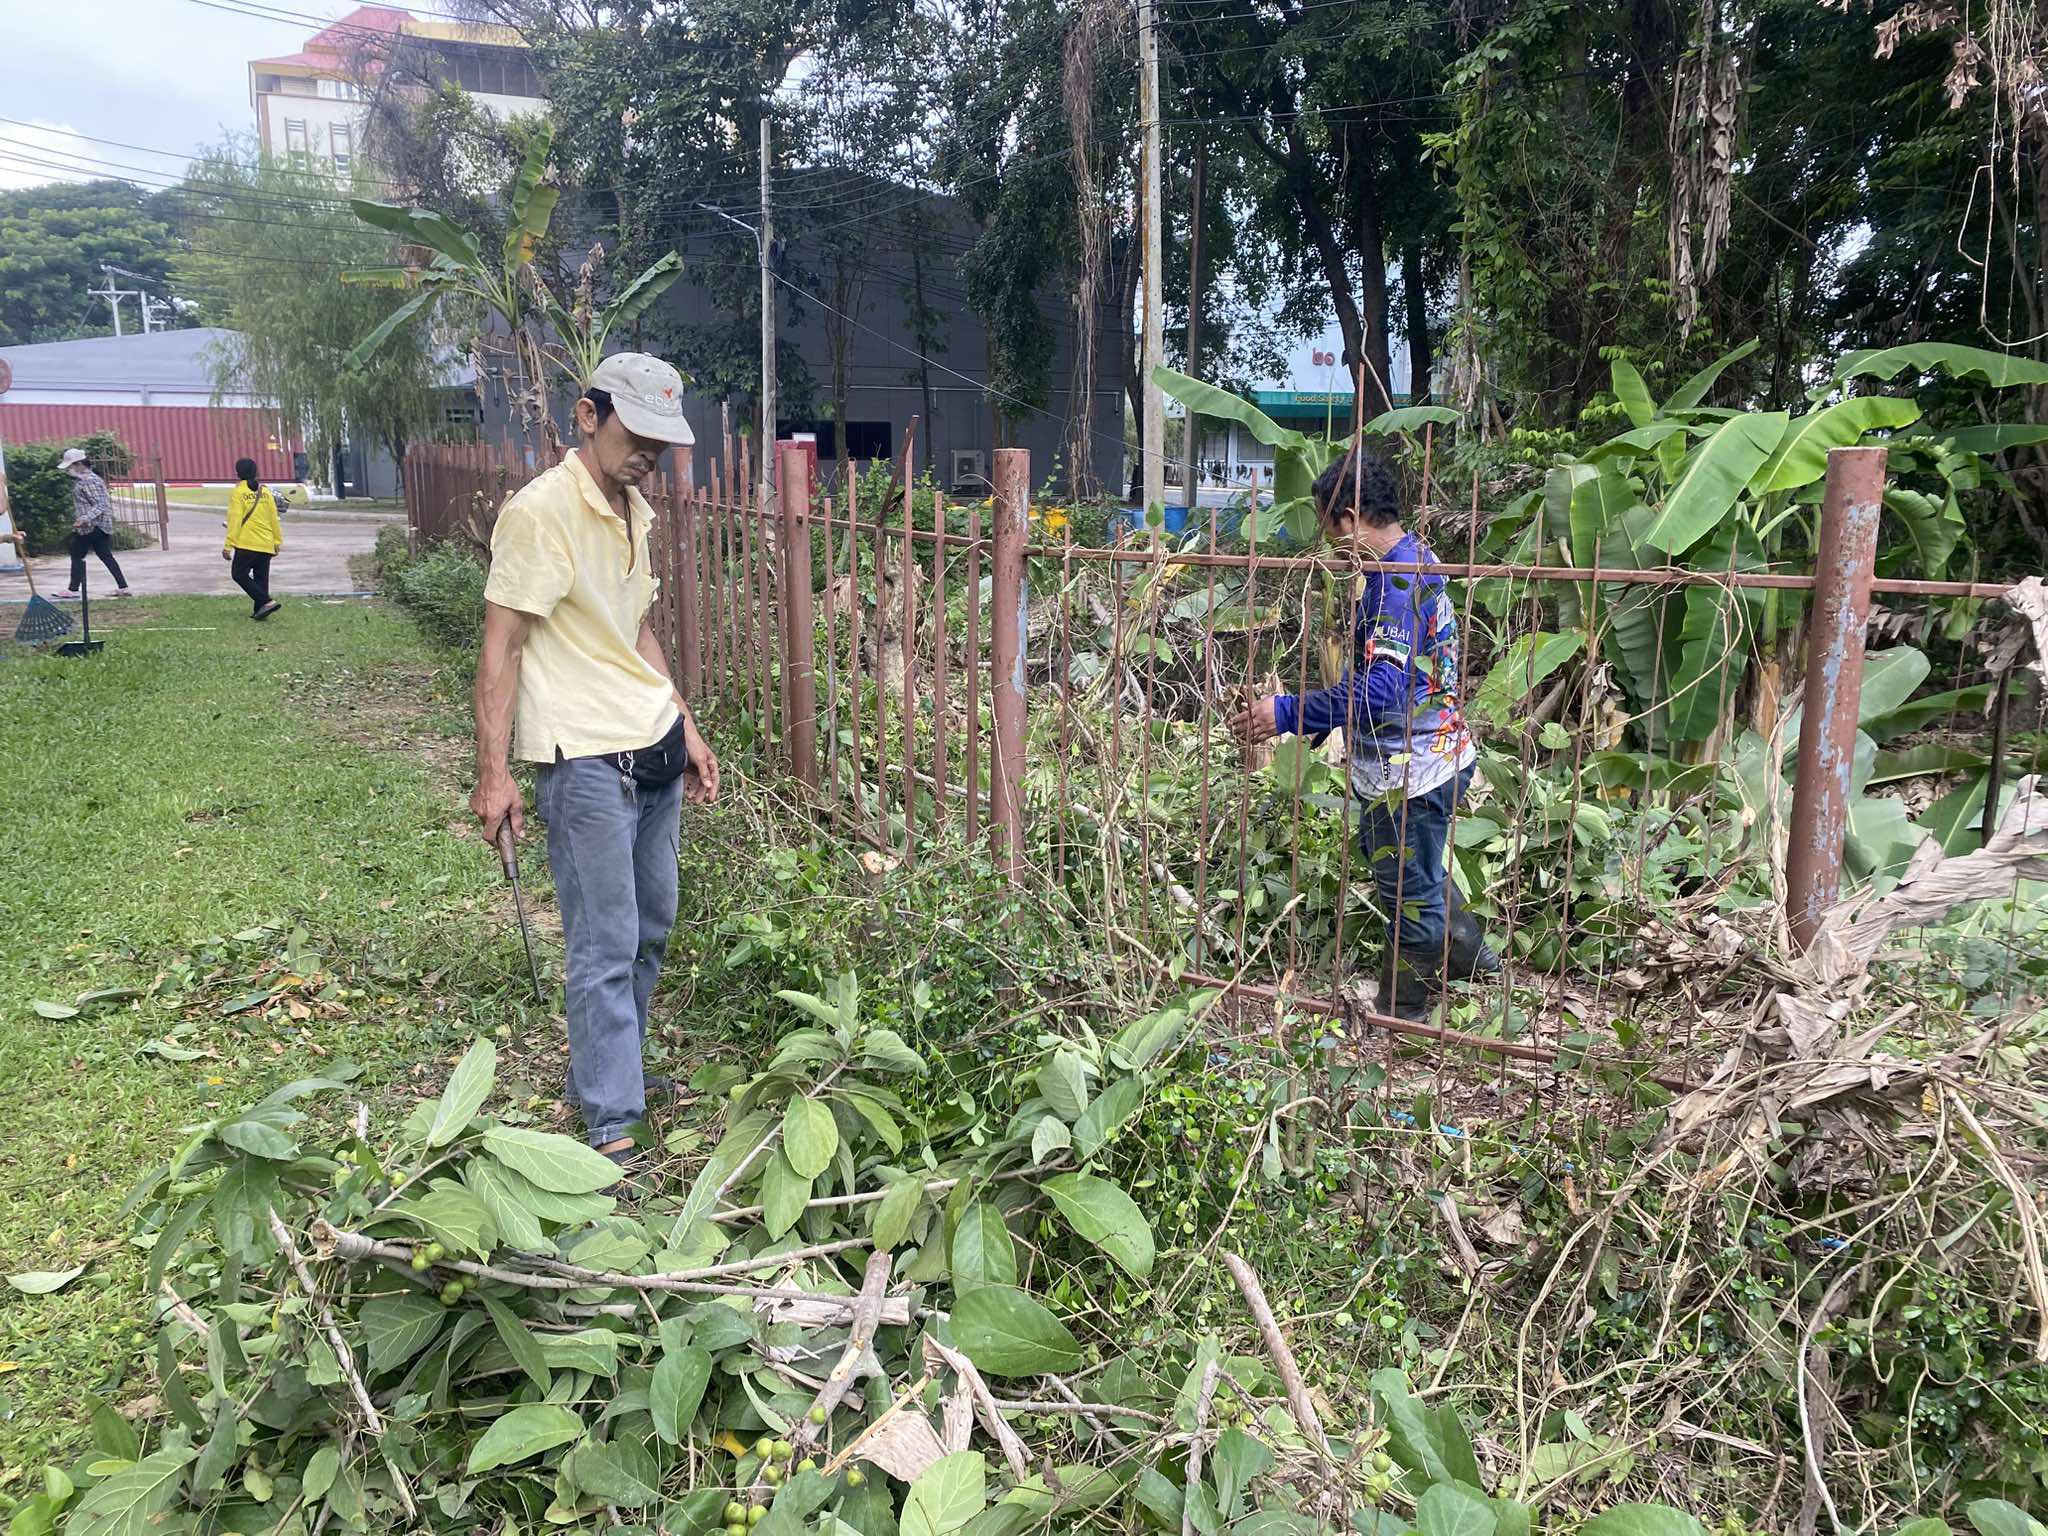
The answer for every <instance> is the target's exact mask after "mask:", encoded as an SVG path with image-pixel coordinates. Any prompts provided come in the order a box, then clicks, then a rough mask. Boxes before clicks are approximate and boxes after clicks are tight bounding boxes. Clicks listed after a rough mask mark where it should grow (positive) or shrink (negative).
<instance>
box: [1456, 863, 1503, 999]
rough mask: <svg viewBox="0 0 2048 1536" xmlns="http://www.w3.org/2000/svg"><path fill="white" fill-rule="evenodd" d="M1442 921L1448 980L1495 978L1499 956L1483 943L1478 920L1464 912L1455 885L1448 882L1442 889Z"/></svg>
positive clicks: (1498, 970) (1491, 947)
mask: <svg viewBox="0 0 2048 1536" xmlns="http://www.w3.org/2000/svg"><path fill="white" fill-rule="evenodd" d="M1444 920H1445V923H1446V924H1447V926H1448V928H1449V939H1448V942H1447V943H1446V945H1445V958H1446V961H1447V963H1448V968H1449V971H1450V975H1451V979H1452V980H1454V981H1476V980H1478V979H1480V978H1482V977H1487V976H1498V975H1499V974H1500V956H1499V955H1497V954H1495V953H1494V952H1493V946H1492V945H1490V944H1488V943H1487V942H1486V932H1485V930H1484V929H1482V928H1481V927H1480V926H1479V919H1478V918H1476V917H1474V916H1473V915H1472V914H1471V913H1470V912H1467V911H1466V910H1465V903H1464V900H1463V898H1462V897H1460V896H1459V894H1458V885H1457V882H1456V881H1451V882H1448V883H1447V884H1446V886H1445V888H1444Z"/></svg>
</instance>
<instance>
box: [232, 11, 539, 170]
mask: <svg viewBox="0 0 2048 1536" xmlns="http://www.w3.org/2000/svg"><path fill="white" fill-rule="evenodd" d="M441 84H454V85H459V86H461V87H462V88H463V89H464V90H465V91H467V92H468V93H469V94H470V95H471V96H472V97H473V98H475V100H476V101H477V103H478V104H479V105H480V106H482V107H483V108H484V109H485V110H486V111H489V112H491V113H493V114H495V115H497V116H499V117H514V116H519V115H522V114H527V113H535V112H542V111H545V110H546V109H547V101H546V99H545V98H544V97H543V96H542V94H541V87H540V77H539V76H538V75H537V74H536V73H535V72H534V68H533V61H532V58H531V56H530V55H529V53H528V51H527V47H526V44H525V42H524V41H523V40H522V39H521V38H520V36H519V34H518V33H517V32H515V31H513V30H512V28H510V27H499V26H487V25H480V24H471V23H468V22H458V21H423V20H421V19H420V18H418V17H416V16H414V15H412V14H411V13H410V12H409V11H403V10H398V9H394V8H393V7H391V6H384V5H363V6H358V7H356V9H355V10H353V11H351V12H349V14H348V15H346V16H344V17H343V18H342V19H341V20H339V21H337V22H334V23H332V24H331V25H329V26H326V27H323V28H321V29H320V30H319V31H318V32H316V33H314V34H313V35H312V36H311V37H310V38H308V39H307V40H306V45H305V46H304V47H303V48H301V49H300V50H299V51H298V52H297V53H290V54H285V55H283V56H281V57H278V58H270V59H251V60H250V61H249V104H250V106H251V108H253V109H254V111H255V114H256V135H257V139H258V141H259V142H260V143H261V145H262V147H263V152H264V153H265V154H267V155H274V156H279V157H285V156H290V157H301V158H303V159H304V160H305V161H306V162H308V163H311V164H315V165H327V166H331V167H332V168H333V170H334V171H335V172H336V173H337V174H338V175H347V174H348V173H349V171H350V170H351V169H352V167H353V166H354V165H355V163H356V160H357V158H358V157H360V156H361V155H363V154H365V153H366V152H367V151H366V146H365V144H364V135H365V131H366V128H367V126H368V123H369V118H370V108H371V106H372V104H373V103H374V101H375V100H376V99H377V98H378V97H379V96H380V95H383V94H385V93H388V92H392V91H409V90H427V89H432V88H433V87H435V86H438V85H441Z"/></svg>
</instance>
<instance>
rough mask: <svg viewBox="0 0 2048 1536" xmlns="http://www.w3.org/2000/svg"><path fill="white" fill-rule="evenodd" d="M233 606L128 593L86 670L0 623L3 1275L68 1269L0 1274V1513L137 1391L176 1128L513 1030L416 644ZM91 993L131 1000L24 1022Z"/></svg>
mask: <svg viewBox="0 0 2048 1536" xmlns="http://www.w3.org/2000/svg"><path fill="white" fill-rule="evenodd" d="M236 611H237V610H236V609H235V606H234V600H231V599H226V598H218V599H214V598H189V599H176V600H162V601H147V600H145V601H138V602H136V603H134V604H133V605H132V606H130V607H129V608H127V609H124V610H123V612H122V614H121V615H120V616H119V617H120V620H121V622H120V623H119V624H118V625H114V626H110V627H108V628H107V629H106V630H105V631H104V637H105V639H106V641H107V648H106V651H105V652H104V654H102V655H100V656H98V657H96V658H90V659H79V660H66V659H62V658H59V657H56V656H53V655H45V654H34V653H30V652H28V651H25V650H23V649H21V648H20V647H17V646H14V645H12V644H11V643H9V642H8V641H7V640H5V639H0V1112H4V1117H5V1125H6V1135H5V1137H4V1139H0V1209H4V1210H5V1211H6V1219H5V1221H4V1222H0V1273H5V1274H14V1273H17V1272H20V1271H26V1270H64V1269H69V1268H71V1267H73V1266H76V1265H80V1264H84V1265H86V1266H88V1267H87V1269H86V1271H85V1273H84V1275H83V1276H82V1277H81V1278H80V1279H78V1280H77V1281H75V1282H73V1283H72V1284H70V1285H69V1286H67V1287H65V1288H64V1289H63V1290H61V1291H59V1292H57V1293H56V1294H53V1295H46V1296H29V1295H23V1294H19V1293H18V1292H17V1291H16V1290H15V1289H14V1288H13V1287H0V1503H4V1501H5V1500H6V1498H7V1497H9V1496H11V1495H14V1494H17V1493H19V1492H20V1491H22V1488H23V1479H24V1478H25V1477H26V1476H28V1475H29V1474H30V1473H32V1472H33V1471H34V1469H35V1468H36V1466H37V1465H38V1464H39V1463H40V1461H41V1460H42V1459H44V1457H45V1456H46V1455H48V1454H50V1453H52V1452H53V1451H58V1450H66V1451H75V1450H76V1449H77V1448H78V1446H79V1445H80V1444H81V1443H82V1436H81V1434H80V1431H79V1425H80V1424H81V1422H82V1420H83V1417H84V1409H83V1407H82V1405H83V1404H85V1403H86V1401H87V1399H88V1396H89V1395H90V1394H102V1395H105V1396H106V1397H108V1398H109V1399H111V1400H114V1401H117V1402H128V1401H131V1400H132V1399H134V1398H135V1397H137V1396H138V1395H141V1394H144V1393H146V1392H148V1391H149V1390H151V1382H150V1373H149V1370H148V1366H147V1362H146V1359H145V1355H144V1352H143V1350H142V1348H141V1347H140V1345H139V1343H138V1342H137V1341H138V1340H140V1339H141V1337H142V1335H141V1334H140V1333H138V1332H136V1330H137V1329H138V1328H139V1327H147V1326H148V1322H147V1318H148V1313H147V1311H146V1310H145V1308H144V1305H143V1302H142V1300H141V1297H140V1293H139V1286H140V1283H141V1279H142V1254H141V1252H140V1251H139V1250H138V1248H137V1247H136V1246H135V1245H134V1244H133V1243H131V1241H130V1233H129V1231H128V1227H127V1223H126V1222H125V1221H124V1220H122V1219H120V1218H119V1215H118V1212H119V1208H120V1205H121V1202H122V1200H123V1198H124V1197H125V1196H126V1194H127V1192H128V1190H129V1188H130V1187H131V1186H132V1185H133V1184H134V1182H135V1181H136V1179H137V1177H138V1176H139V1175H141V1174H142V1173H143V1172H144V1171H145V1170H146V1169H148V1168H150V1167H152V1166H154V1165H157V1164H159V1163H162V1162H163V1161H165V1160H166V1159H167V1157H168V1156H169V1155H170V1154H171V1152H172V1151H174V1150H175V1147H176V1146H177V1144H178V1140H179V1137H178V1135H177V1133H178V1131H179V1128H180V1127H184V1126H187V1125H191V1124H193V1123H195V1122H198V1121H203V1120H204V1119H206V1118H207V1117H208V1116H210V1115H212V1114H213V1113H215V1112H216V1110H217V1109H220V1108H229V1107H237V1106H241V1105H244V1104H247V1103H249V1102H251V1101H253V1100H254V1099H256V1098H257V1097H259V1096H260V1095H261V1094H263V1093H264V1092H266V1091H267V1090H268V1089H269V1088H270V1087H273V1086H275V1085H276V1084H278V1083H280V1082H283V1081H287V1080H289V1079H291V1078H294V1077H299V1076H304V1075H307V1073H308V1072H309V1070H312V1069H325V1068H330V1067H331V1066H332V1065H333V1064H334V1063H336V1062H340V1061H355V1062H358V1063H360V1064H362V1066H363V1068H364V1074H363V1078H362V1080H361V1087H362V1089H363V1092H364V1094H365V1095H366V1096H396V1095H399V1094H401V1093H410V1092H412V1091H414V1088H415V1082H417V1085H418V1087H417V1091H420V1092H426V1091H434V1090H437V1089H438V1084H439V1082H440V1080H441V1077H442V1076H443V1075H444V1074H445V1071H446V1065H447V1062H448V1060H449V1058H450V1057H451V1056H453V1055H454V1054H455V1053H456V1052H457V1051H458V1050H459V1049H460V1048H461V1045H462V1044H463V1042H464V1041H466V1040H467V1039H468V1038H469V1037H470V1036H472V1035H473V1034H474V1033H475V1032H476V1031H477V1030H478V1029H479V1028H493V1027H495V1026H497V1025H499V1024H500V1023H512V1024H514V1025H515V1026H516V1025H518V1024H520V1023H523V1022H524V1018H523V1015H522V1013H521V1009H522V1008H523V1007H524V1006H526V1005H522V1004H519V1003H517V1002H515V1001H514V998H515V994H516V993H517V992H519V991H520V990H522V989H524V988H525V981H524V975H525V972H524V961H523V960H522V959H521V957H520V954H519V947H518V938H517V935H516V931H515V930H513V929H512V928H511V927H510V925H509V922H508V921H506V913H505V911H504V909H502V907H501V906H500V905H499V904H500V903H501V902H502V900H503V896H502V888H501V882H500V879H499V876H498V870H497V865H496V863H495V861H494V860H493V859H492V858H491V857H490V855H489V853H488V851H487V850H486V849H485V847H484V845H483V843H482V842H481V840H480V839H478V838H476V837H475V836H473V835H471V834H470V832H469V831H468V828H467V825H466V818H467V813H466V810H465V809H464V806H463V804H462V795H463V793H464V790H463V788H462V786H461V785H460V784H459V783H458V782H457V778H458V774H457V770H458V769H459V767H460V765H461V761H462V758H463V756H464V745H463V743H462V742H461V741H460V739H459V738H458V737H457V736H456V735H455V734H454V733H456V732H459V731H460V730H461V729H462V721H461V716H460V713H459V709H460V703H459V700H457V699H456V698H455V697H454V690H453V689H452V687H451V686H450V682H449V679H448V677H447V675H446V674H445V672H444V671H443V664H442V663H441V662H439V661H438V660H437V659H436V658H435V657H433V656H432V655H431V654H429V652H428V650H427V648H426V647H425V646H424V644H423V643H422V642H421V640H420V639H419V637H418V634H417V632H416V631H415V630H414V629H413V628H412V627H411V625H410V624H409V623H408V622H407V621H406V620H405V619H403V618H402V617H400V616H398V615H395V614H393V613H391V612H389V611H386V610H384V609H381V608H377V607H370V606H365V605H362V604H360V603H349V604H322V603H317V602H306V603H299V604H296V605H294V607H293V608H292V609H291V610H290V612H289V613H288V614H287V615H286V616H285V617H284V618H282V619H280V620H279V621H278V622H276V623H273V624H269V625H265V626H261V627H258V626H252V625H248V624H237V623H231V622H229V620H230V619H231V618H232V617H233V615H234V613H235V612H236ZM14 619H15V615H14V614H13V613H12V612H8V613H6V614H5V615H4V620H5V627H4V629H0V635H11V633H12V627H13V623H14ZM436 701H438V702H436ZM529 869H531V870H532V871H533V873H534V876H535V879H534V882H533V883H534V884H535V885H537V886H540V887H542V889H543V891H544V890H545V886H546V878H545V873H544V870H543V869H542V867H541V861H540V860H539V857H538V855H537V853H535V852H531V851H530V852H529ZM108 989H139V992H140V995H127V996H122V995H117V996H115V997H114V998H111V999H108V1000H103V1001H99V1002H93V1003H88V1004H86V1005H85V1006H83V1007H82V1008H81V1011H80V1012H79V1013H78V1014H77V1016H75V1017H69V1018H51V1017H46V1016H44V1015H45V1014H46V1013H55V1012H61V1011H62V1009H64V1008H68V1007H74V1006H79V999H80V997H81V995H83V994H87V993H91V992H94V991H101V990H108ZM38 1001H40V1002H42V1003H43V1004H45V1005H46V1006H45V1008H44V1009H43V1010H42V1011H40V1012H39V1011H38V1009H37V1008H36V1006H35V1005H36V1004H37V1002H38ZM49 1005H55V1006H49ZM521 1038H522V1039H523V1038H525V1037H524V1036H523V1035H522V1036H521ZM548 1091H549V1092H552V1091H553V1086H552V1085H550V1086H549V1088H548ZM346 1107H347V1106H346V1105H342V1106H340V1108H341V1109H342V1110H345V1109H346Z"/></svg>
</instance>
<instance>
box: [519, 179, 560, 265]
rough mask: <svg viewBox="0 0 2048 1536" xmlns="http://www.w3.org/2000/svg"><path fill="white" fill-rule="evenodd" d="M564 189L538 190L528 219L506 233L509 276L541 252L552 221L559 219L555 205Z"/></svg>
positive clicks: (531, 200)
mask: <svg viewBox="0 0 2048 1536" xmlns="http://www.w3.org/2000/svg"><path fill="white" fill-rule="evenodd" d="M561 195H562V189H561V188H560V187H535V188H534V189H533V192H532V193H531V195H529V196H528V198H527V200H526V216H525V217H524V218H521V219H518V220H515V221H514V222H513V225H512V227H511V228H510V229H509V230H507V231H506V232H505V270H506V273H507V274H508V275H509V274H511V273H513V272H516V271H518V270H519V268H521V267H523V266H525V265H526V264H527V263H528V262H530V261H532V260H533V258H534V253H535V252H537V251H538V250H539V249H540V237H541V236H542V235H544V234H546V233H547V232H548V221H549V220H550V219H552V218H553V217H554V216H555V203H556V202H557V201H558V200H559V199H560V198H561Z"/></svg>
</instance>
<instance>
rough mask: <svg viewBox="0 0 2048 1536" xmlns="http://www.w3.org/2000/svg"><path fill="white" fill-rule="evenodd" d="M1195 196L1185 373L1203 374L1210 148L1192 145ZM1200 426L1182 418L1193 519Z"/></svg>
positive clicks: (1184, 478)
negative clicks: (1204, 221)
mask: <svg viewBox="0 0 2048 1536" xmlns="http://www.w3.org/2000/svg"><path fill="white" fill-rule="evenodd" d="M1194 180H1195V185H1194V196H1193V198H1192V199H1190V202H1189V211H1188V220H1189V223H1188V372H1189V373H1191V374H1193V375H1194V376H1195V377H1196V378H1200V377H1201V374H1202V199H1203V197H1204V196H1206V195H1207V192H1208V180H1209V146H1208V144H1207V143H1206V142H1197V143H1196V145H1195V176H1194ZM1200 425H1201V423H1200V421H1199V419H1198V418H1197V417H1196V415H1195V413H1194V412H1193V411H1192V410H1190V411H1189V412H1188V413H1187V414H1186V415H1185V416H1183V417H1182V418H1181V456H1180V457H1181V485H1182V487H1183V488H1184V489H1185V490H1186V491H1187V497H1188V515H1189V516H1193V515H1194V510H1195V506H1196V503H1197V501H1198V500H1199V498H1198V497H1197V496H1196V494H1195V485H1196V483H1197V482H1196V476H1195V471H1196V469H1197V468H1198V467H1199V466H1198V463H1197V461H1198V460H1199V458H1200V456H1201V452H1202V440H1201V434H1200V432H1199V431H1198V430H1197V428H1198V427H1199V426H1200Z"/></svg>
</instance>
